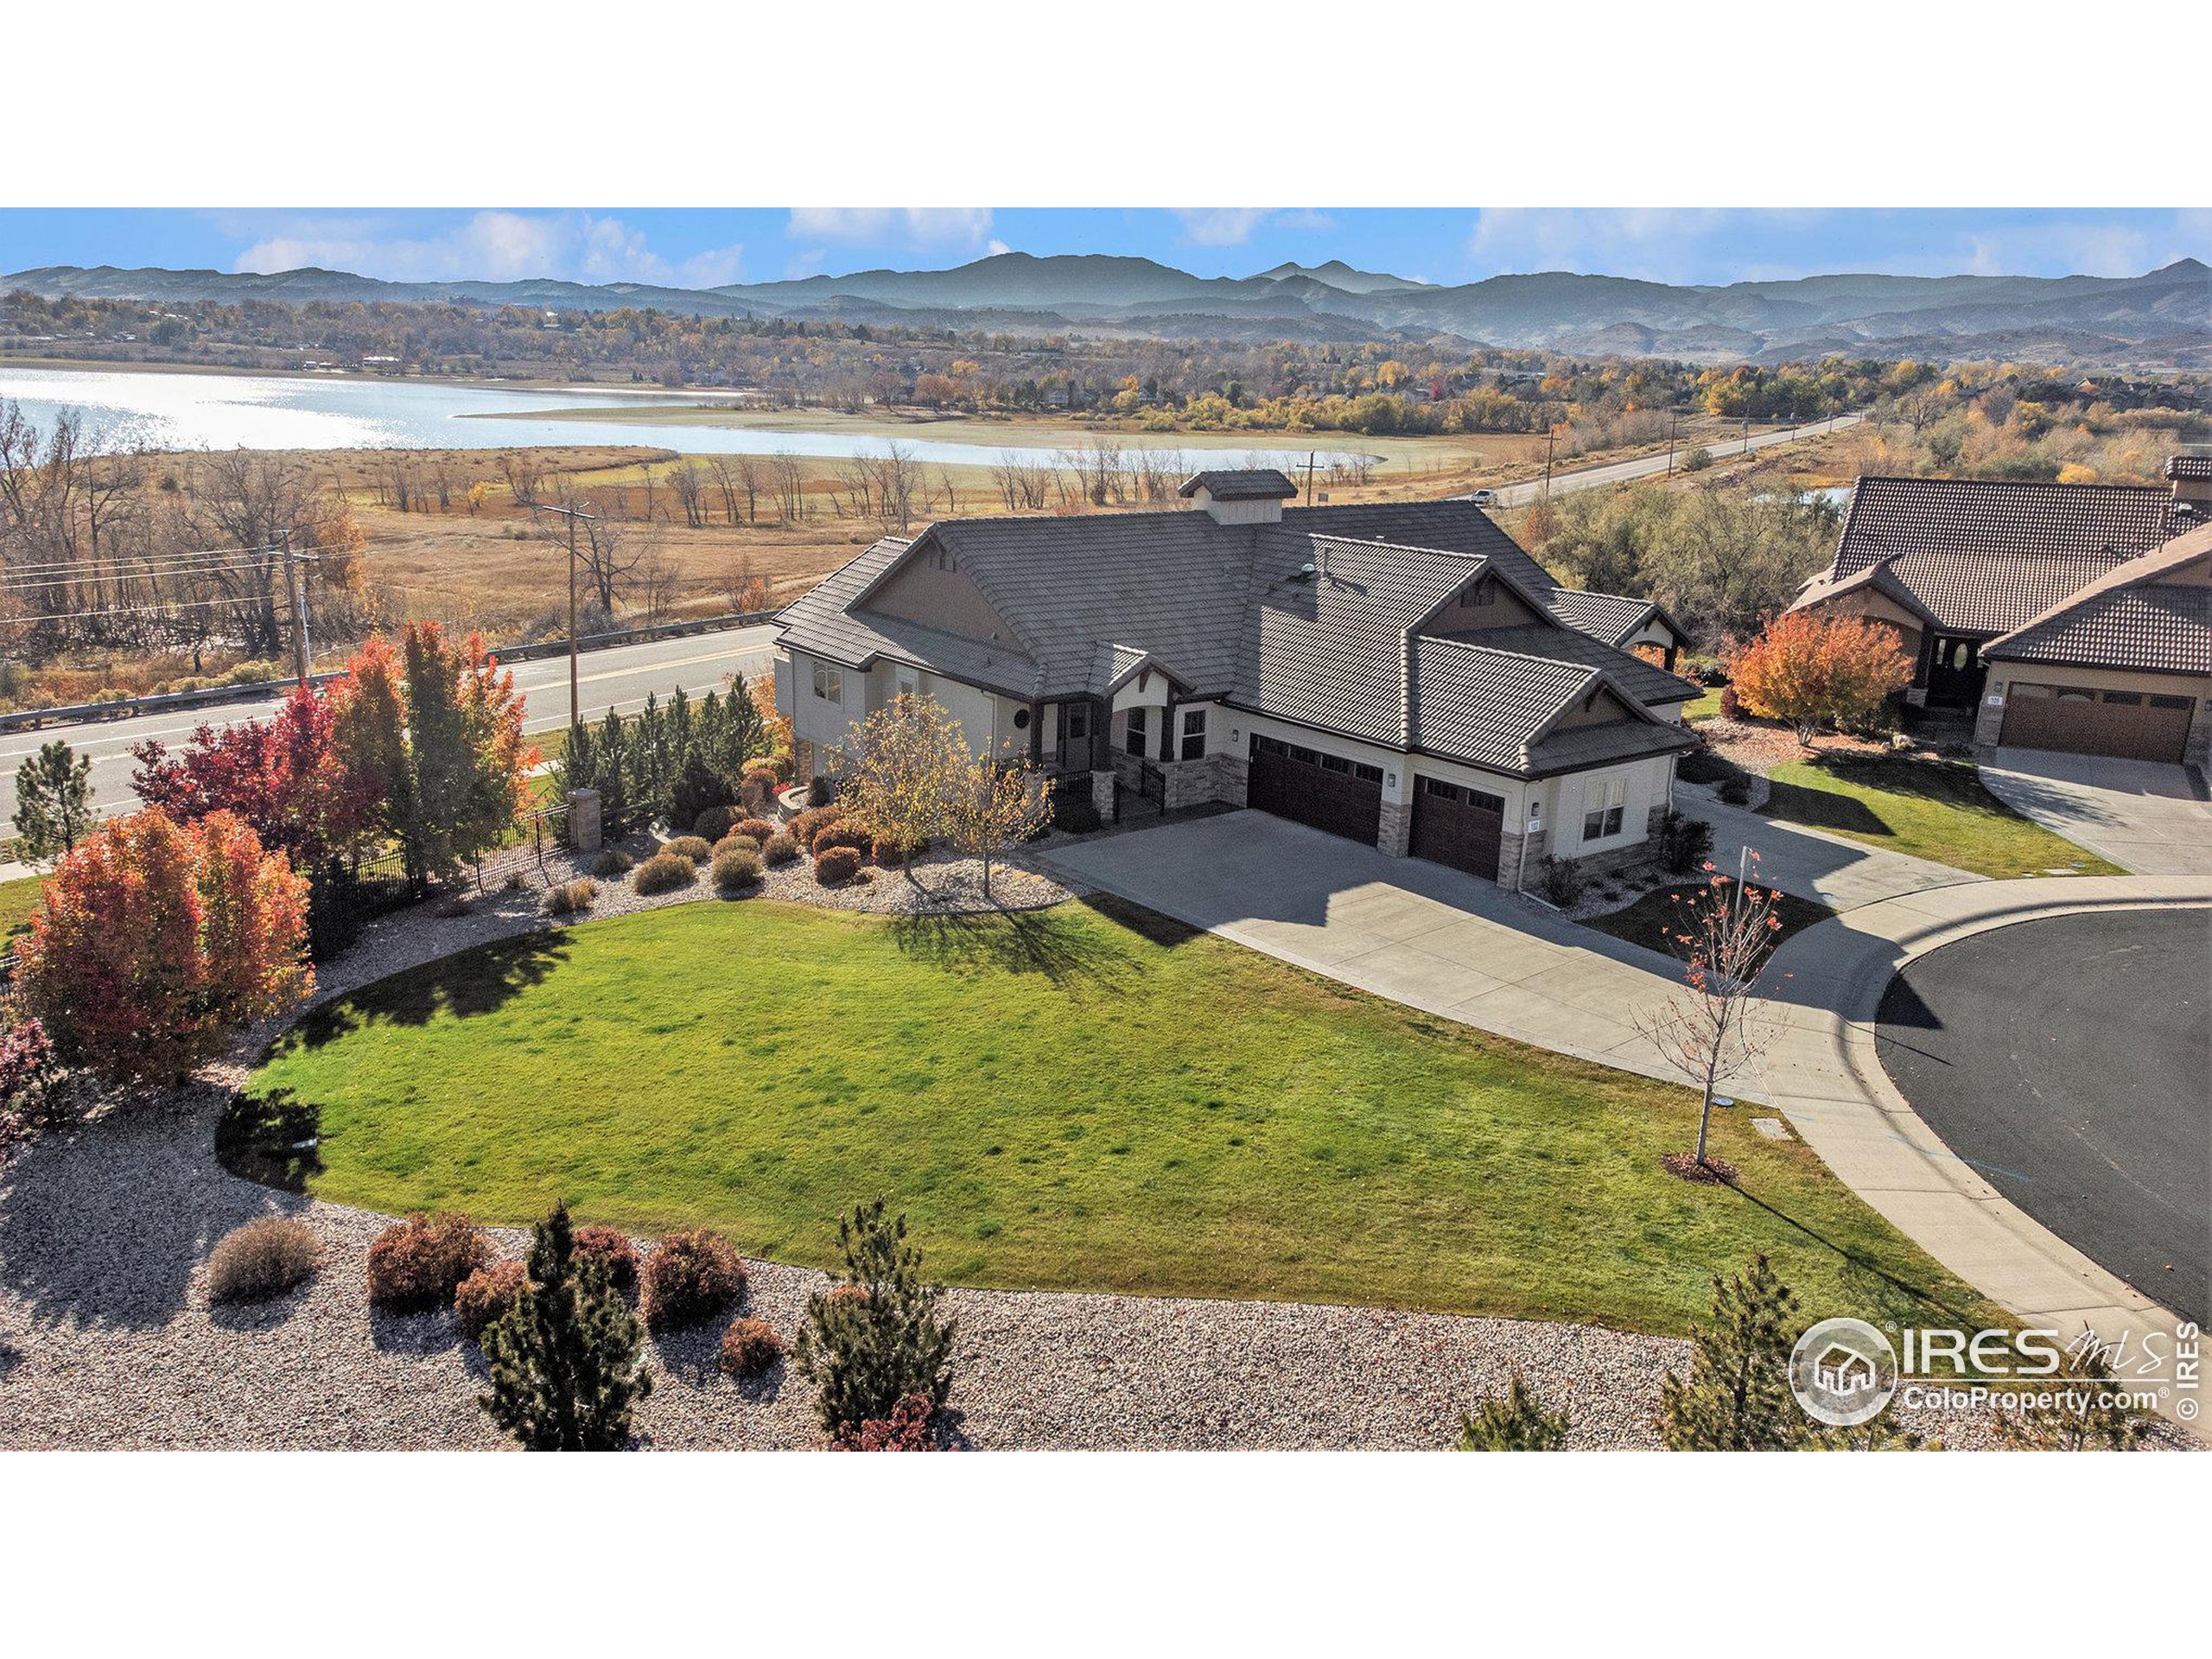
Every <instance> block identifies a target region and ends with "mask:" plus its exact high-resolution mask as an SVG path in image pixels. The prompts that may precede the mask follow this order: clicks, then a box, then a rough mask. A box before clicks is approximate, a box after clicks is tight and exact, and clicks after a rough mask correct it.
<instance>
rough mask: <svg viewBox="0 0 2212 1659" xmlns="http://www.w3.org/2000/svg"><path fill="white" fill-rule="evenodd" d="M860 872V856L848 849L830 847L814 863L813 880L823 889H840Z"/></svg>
mask: <svg viewBox="0 0 2212 1659" xmlns="http://www.w3.org/2000/svg"><path fill="white" fill-rule="evenodd" d="M860 871H861V855H859V854H858V853H856V852H855V851H854V850H853V849H851V848H849V847H832V848H829V849H827V850H826V851H824V852H823V853H821V854H819V855H817V857H816V858H815V861H814V879H815V880H817V881H819V882H820V883H821V884H822V885H823V887H842V886H844V884H845V883H846V882H848V881H849V880H852V879H853V878H854V877H855V876H856V875H858V874H860Z"/></svg>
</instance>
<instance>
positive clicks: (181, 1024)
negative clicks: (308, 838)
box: [16, 807, 315, 1084]
mask: <svg viewBox="0 0 2212 1659" xmlns="http://www.w3.org/2000/svg"><path fill="white" fill-rule="evenodd" d="M307 907H308V891H307V882H306V880H304V879H303V878H302V877H301V876H298V875H296V874H293V872H292V870H291V868H289V866H288V865H287V864H286V863H285V861H284V857H283V854H281V853H272V852H270V851H268V850H266V849H264V847H263V846H262V844H261V842H260V840H259V838H258V837H257V836H255V835H254V833H253V830H252V829H251V827H249V826H248V825H247V824H246V823H245V821H244V820H243V819H241V818H239V817H237V816H236V815H234V814H232V813H229V812H213V813H210V814H209V815H208V816H207V817H205V818H202V819H200V821H199V822H198V823H192V824H180V823H176V822H175V820H173V819H172V818H170V817H169V816H168V814H167V813H165V812H163V811H162V810H160V809H159V808H158V807H149V808H148V809H147V810H144V811H143V812H137V813H134V814H132V815H131V816H130V817H127V818H123V819H119V820H118V821H117V822H115V823H111V824H109V825H107V826H105V828H103V829H100V830H99V831H98V832H96V833H95V834H94V835H92V836H91V837H90V838H88V839H87V840H86V842H85V843H84V845H82V846H81V847H79V848H78V849H77V850H76V851H75V852H73V853H71V854H69V855H67V857H65V858H64V859H63V860H62V861H61V863H60V868H57V869H56V870H55V871H54V875H53V877H52V879H51V880H48V882H47V884H46V890H45V892H44V893H43V894H42V896H41V899H40V905H39V908H38V910H37V911H36V912H34V914H33V915H32V917H31V924H30V933H29V937H28V938H25V939H24V940H23V941H22V943H21V944H19V945H18V946H17V947H16V983H17V987H18V990H19V994H20V995H21V998H22V1004H23V1007H24V1008H25V1009H26V1010H27V1011H28V1012H29V1013H30V1014H34V1015H35V1016H36V1017H37V1018H38V1019H39V1020H41V1022H43V1024H44V1025H45V1027H46V1029H47V1030H48V1033H51V1034H52V1036H53V1037H54V1041H55V1043H56V1046H58V1047H59V1048H60V1052H61V1053H62V1056H63V1058H67V1059H68V1060H70V1061H72V1062H77V1063H81V1064H84V1065H91V1066H92V1067H94V1068H95V1069H97V1070H99V1071H103V1072H105V1073H106V1074H107V1075H109V1076H111V1077H117V1078H120V1079H124V1080H126V1081H132V1082H146V1083H160V1084H170V1083H175V1082H177V1081H178V1080H180V1079H181V1078H182V1077H184V1076H185V1075H186V1074H187V1073H188V1072H189V1071H192V1069H193V1068H194V1067H195V1066H197V1065H200V1064H201V1063H203V1062H204V1061H206V1060H207V1059H209V1058H213V1056H214V1054H215V1053H216V1052H219V1049H220V1048H221V1046H222V1044H223V1042H224V1039H225V1037H226V1033H228V1032H229V1031H230V1030H232V1028H233V1027H238V1026H240V1025H244V1024H245V1023H247V1022H248V1021H251V1020H259V1019H264V1018H266V1017H268V1016H270V1015H271V1014H281V1013H283V1011H285V1010H286V1009H288V1008H290V1007H293V1006H295V1005H296V1003H298V1002H299V1001H301V1000H302V998H303V997H305V996H306V995H307V994H308V991H309V990H310V989H312V988H313V987H314V983H315V976H314V973H313V970H312V969H309V968H308V965H307V962H306V959H305V952H306V944H307Z"/></svg>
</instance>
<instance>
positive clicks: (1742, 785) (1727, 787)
mask: <svg viewBox="0 0 2212 1659" xmlns="http://www.w3.org/2000/svg"><path fill="white" fill-rule="evenodd" d="M1713 793H1714V794H1716V795H1718V796H1719V798H1721V799H1722V800H1724V801H1726V802H1727V803H1728V804H1729V805H1731V806H1747V805H1749V804H1751V779H1748V778H1741V777H1738V778H1724V779H1721V780H1720V782H1719V785H1716V786H1715V787H1714V789H1713Z"/></svg>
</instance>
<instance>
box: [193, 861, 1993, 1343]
mask: <svg viewBox="0 0 2212 1659" xmlns="http://www.w3.org/2000/svg"><path fill="white" fill-rule="evenodd" d="M252 1087H253V1089H254V1090H255V1091H256V1092H257V1093H259V1094H262V1095H264V1096H266V1095H268V1094H270V1093H272V1092H274V1091H277V1090H291V1091H294V1099H295V1101H296V1103H304V1104H305V1105H307V1106H309V1107H312V1108H314V1109H317V1110H318V1111H319V1113H320V1129H321V1145H320V1147H319V1149H318V1153H317V1154H316V1155H317V1156H318V1157H319V1158H320V1159H321V1160H322V1165H321V1167H320V1168H319V1169H317V1170H315V1171H312V1172H309V1173H307V1175H306V1177H305V1185H306V1186H307V1187H308V1190H310V1191H312V1192H315V1194H316V1195H317V1196H319V1197H323V1198H333V1199H338V1200H342V1201H345V1202H349V1203H355V1204H361V1205H369V1206H372V1207H374V1208H377V1209H381V1210H386V1211H404V1210H406V1209H409V1208H410V1207H413V1206H418V1205H429V1206H448V1207H451V1208H454V1209H458V1210H461V1211H467V1212H468V1213H470V1214H472V1215H474V1216H475V1217H478V1218H480V1219H483V1220H487V1221H498V1222H521V1221H524V1220H527V1219H529V1218H530V1217H534V1216H537V1215H539V1214H541V1213H543V1211H544V1210H546V1209H547V1208H548V1207H549V1206H550V1205H551V1203H552V1201H553V1200H554V1198H556V1197H566V1198H568V1199H569V1201H570V1203H571V1204H572V1205H574V1206H575V1210H576V1211H577V1212H578V1214H579V1217H582V1218H587V1219H590V1220H594V1221H604V1222H611V1223H616V1224H625V1225H627V1226H630V1227H632V1228H634V1229H637V1230H642V1231H653V1230H663V1229H667V1228H673V1227H680V1226H690V1225H694V1224H713V1225H715V1226H717V1227H720V1228H722V1229H724V1230H727V1231H728V1234H729V1235H730V1236H731V1237H732V1238H734V1240H735V1241H736V1242H737V1243H739V1244H740V1245H741V1247H742V1248H744V1249H747V1251H749V1252H753V1253H754V1254H758V1255H767V1256H770V1257H772V1258H774V1259H778V1260H785V1261H793V1262H812V1263H817V1264H820V1263H827V1262H830V1261H832V1260H833V1259H834V1255H835V1249H834V1240H835V1223H836V1217H837V1215H838V1214H839V1212H840V1211H842V1210H844V1209H846V1208H849V1206H850V1205H852V1204H854V1203H855V1201H858V1200H862V1199H866V1198H870V1197H872V1196H874V1194H875V1193H877V1192H883V1193H885V1194H886V1195H887V1196H888V1198H890V1200H891V1202H892V1204H893V1205H894V1206H896V1207H897V1208H899V1209H900V1210H903V1211H906V1212H908V1213H909V1215H910V1216H911V1217H912V1223H913V1226H914V1229H915V1231H916V1233H917V1235H918V1237H919V1240H920V1242H921V1243H923V1244H924V1246H925V1248H926V1249H927V1251H928V1255H929V1261H930V1264H931V1271H932V1272H933V1273H934V1274H942V1275H944V1277H946V1278H947V1279H949V1280H950V1281H955V1282H960V1283H967V1284H978V1285H996V1286H1014V1287H1057V1288H1069V1289H1090V1290H1110V1291H1130V1292H1141V1293H1149V1294H1198V1295H1224V1296H1249V1297H1276V1298H1290V1299H1300V1300H1324V1301H1338V1302H1356V1303H1379V1304H1391V1305H1410V1306H1426V1307H1435V1308H1444V1309H1452V1310H1459V1311H1464V1312H1469V1313H1504V1314H1527V1315H1532V1316H1536V1317H1541V1318H1549V1319H1595V1320H1600V1321H1603V1322H1605V1323H1607V1324H1611V1325H1620V1326H1624V1327H1630V1328H1635V1329H1641V1330H1655V1331H1664V1332H1681V1331H1683V1330H1685V1329H1686V1328H1687V1326H1688V1323H1689V1321H1690V1320H1691V1319H1693V1318H1694V1317H1698V1316H1700V1315H1701V1314H1702V1313H1703V1312H1704V1310H1705V1308H1706V1306H1707V1300H1708V1294H1709V1292H1708V1286H1707V1275H1708V1274H1710V1273H1712V1272H1713V1271H1714V1270H1716V1269H1730V1268H1737V1267H1738V1266H1740V1265H1742V1264H1743V1263H1744V1262H1745V1261H1746V1260H1747V1259H1748V1258H1749V1257H1750V1256H1751V1254H1752V1253H1753V1252H1754V1251H1756V1250H1760V1249H1764V1250H1767V1251H1769V1252H1770V1253H1771V1254H1772V1255H1774V1256H1775V1257H1776V1258H1777V1261H1778V1262H1780V1263H1781V1265H1782V1270H1783V1274H1784V1275H1785V1276H1786V1277H1787V1278H1788V1279H1789V1281H1790V1282H1792V1283H1793V1284H1794V1285H1796V1287H1797V1288H1798V1290H1799V1291H1800V1292H1801V1294H1802V1295H1803V1298H1804V1302H1805V1306H1806V1308H1807V1310H1808V1313H1817V1314H1827V1313H1860V1314H1863V1315H1865V1316H1866V1317H1867V1318H1870V1319H1879V1318H1882V1317H1885V1316H1888V1317H1895V1318H1900V1319H1902V1318H1904V1317H1908V1316H1915V1317H1925V1316H1929V1307H1928V1303H1929V1301H1930V1300H1932V1301H1934V1302H1936V1303H1938V1304H1940V1305H1942V1306H1943V1307H1945V1308H1946V1309H1948V1310H1951V1311H1952V1312H1953V1313H1956V1314H1957V1318H1959V1319H1974V1320H1976V1321H1980V1320H1984V1319H1990V1320H1994V1319H1999V1318H2001V1316H2000V1315H1999V1314H1998V1313H1996V1311H1995V1310H1994V1309H1992V1308H1990V1307H1988V1306H1986V1304H1983V1303H1981V1302H1980V1301H1979V1300H1977V1299H1975V1298H1974V1296H1973V1295H1972V1294H1970V1293H1968V1292H1967V1290H1966V1289H1965V1287H1962V1286H1961V1284H1960V1283H1959V1282H1958V1281H1955V1280H1953V1279H1951V1278H1950V1277H1949V1276H1948V1274H1945V1273H1944V1272H1943V1271H1942V1269H1941V1268H1938V1267H1936V1264H1935V1263H1934V1262H1931V1261H1930V1260H1929V1258H1927V1257H1926V1256H1925V1255H1923V1254H1922V1253H1921V1252H1920V1251H1919V1250H1917V1249H1915V1248H1914V1247H1913V1246H1911V1245H1910V1244H1909V1243H1906V1242H1905V1241H1904V1239H1903V1238H1902V1237H1901V1236H1899V1235H1898V1234H1897V1233H1896V1232H1895V1231H1894V1230H1891V1228H1890V1227H1889V1226H1888V1225H1887V1224H1885V1223H1884V1222H1882V1221H1881V1220H1880V1219H1879V1218H1878V1217H1876V1216H1875V1215H1874V1214H1873V1213H1872V1211H1870V1210H1868V1209H1867V1208H1866V1206H1865V1205H1862V1204H1860V1203H1859V1201H1858V1200H1857V1199H1856V1198H1853V1197H1852V1196H1851V1194H1850V1193H1849V1192H1847V1191H1846V1190H1845V1189H1844V1188H1843V1187H1842V1186H1841V1185H1840V1184H1838V1183H1837V1182H1836V1181H1835V1180H1834V1179H1832V1178H1831V1177H1830V1176H1829V1175H1828V1173H1827V1170H1826V1169H1825V1167H1824V1166H1822V1165H1821V1163H1820V1162H1819V1161H1818V1160H1816V1159H1815V1157H1814V1156H1813V1155H1812V1154H1810V1153H1809V1152H1808V1150H1807V1149H1806V1148H1805V1147H1803V1146H1802V1145H1800V1144H1796V1143H1794V1142H1793V1143H1789V1144H1780V1145H1777V1144H1776V1143H1773V1142H1770V1141H1764V1140H1762V1139H1761V1138H1759V1137H1758V1136H1757V1135H1754V1134H1752V1133H1751V1130H1750V1128H1749V1127H1748V1125H1747V1124H1745V1122H1743V1120H1742V1118H1741V1117H1740V1116H1738V1115H1736V1114H1733V1113H1729V1114H1724V1115H1723V1116H1722V1118H1721V1120H1720V1122H1719V1125H1718V1128H1717V1131H1716V1135H1717V1150H1718V1151H1719V1153H1720V1154H1723V1155H1725V1156H1726V1157H1727V1158H1729V1159H1731V1160H1733V1161H1734V1162H1736V1163H1737V1164H1738V1166H1739V1167H1740V1168H1741V1169H1742V1171H1743V1173H1744V1182H1745V1187H1744V1190H1743V1191H1742V1192H1736V1191H1731V1190H1728V1189H1725V1188H1712V1187H1695V1186H1691V1185H1687V1184H1685V1183H1682V1182H1681V1181H1679V1180H1676V1179H1674V1178H1672V1177H1670V1176H1669V1175H1667V1174H1666V1173H1664V1172H1663V1171H1662V1169H1661V1168H1660V1166H1659V1160H1660V1157H1661V1155H1662V1154H1663V1153H1666V1152H1668V1151H1670V1150H1675V1149H1678V1148H1682V1147H1688V1145H1689V1144H1690V1143H1691V1138H1692V1135H1693V1134H1694V1101H1693V1098H1692V1096H1689V1095H1688V1093H1687V1091H1684V1090H1676V1089H1671V1088H1667V1087H1662V1086H1661V1085H1659V1084H1653V1083H1649V1082H1647V1081H1644V1080H1643V1079H1640V1078H1637V1077H1630V1076H1628V1075H1626V1074H1624V1073H1621V1072H1617V1071H1608V1070H1605V1069H1604V1068H1601V1067H1598V1066H1593V1065H1584V1064H1582V1063H1580V1062H1578V1061H1573V1060H1569V1059H1566V1058H1559V1057H1556V1056H1554V1055H1551V1054H1548V1053H1545V1052H1541V1051H1539V1050H1535V1049H1531V1048H1526V1047H1523V1046H1520V1045H1518V1044H1515V1043H1510V1042H1508V1041H1505V1040H1503V1039H1496V1038H1491V1037H1488V1036H1485V1035H1484V1034H1482V1033H1476V1032H1473V1031H1471V1030H1469V1029H1467V1028H1465V1027H1457V1026H1452V1025H1449V1024H1447V1023H1446V1022H1443V1021H1440V1020H1431V1019H1427V1018H1426V1017H1424V1016H1421V1015H1420V1014H1415V1013H1413V1012H1411V1011H1408V1010H1406V1009H1403V1008H1401V1007H1396V1006H1395V1005H1393V1004H1389V1003H1386V1002H1382V1001H1376V1000H1375V999H1373V998H1370V997H1368V996H1365V995H1362V994H1360V993H1357V992H1354V991H1351V990H1350V989H1347V988H1342V987H1339V986H1337V985H1335V984H1333V983H1332V982H1327V981H1325V980H1321V979H1319V978H1317V977H1314V976H1310V975H1307V974H1305V973H1302V972H1300V971H1299V970H1296V969H1291V968H1288V967H1286V966H1284V965H1282V964H1281V963H1276V962H1274V961H1273V960H1271V959H1269V958H1268V957H1262V956H1258V955H1256V954H1254V953H1252V952H1249V951H1247V950H1243V949H1242V948H1241V947H1238V946H1236V945H1232V944H1228V943H1226V942H1224V941H1223V940H1219V939H1217V938H1211V937H1210V936H1207V935H1203V934H1200V935H1192V933H1190V932H1189V931H1187V930H1185V929H1183V928H1181V927H1180V926H1179V925H1176V924H1173V923H1170V922H1167V921H1166V920H1165V919H1164V918H1160V917H1157V916H1154V915H1152V914H1151V913H1150V912H1142V911H1138V910H1135V909H1134V908H1130V907H1126V906H1116V905H1112V904H1109V903H1106V902H1103V901H1102V902H1100V903H1098V904H1096V906H1072V905H1071V906H1063V907H1061V908H1060V909H1058V910H1055V911H1051V912H1043V913H1039V914H1036V915H1032V916H1028V917H1024V918H993V919H988V920H972V919H971V920H967V921H957V922H955V921H941V920H938V921H909V922H892V921H887V920H885V919H881V918H870V917H864V916H857V915H852V914H846V913H841V912H834V911H823V910H817V909H813V908H809V907H804V906H783V905H777V904H773V903H771V902H769V901H767V900H764V899H754V900H750V901H747V902H745V903H742V904H695V905H686V906H677V907H674V908H671V909H668V910H664V911H659V912H652V913H649V914H646V915H643V916H638V917H632V918H620V919H616V920H612V921H607V922H599V923H592V924H588V925H582V926H579V927H575V928H573V929H570V930H568V931H562V932H553V933H546V934H540V935H537V936H536V937H533V938H526V939H523V940H518V941H512V942H508V943H505V944H497V945H493V946H488V947H486V948H483V949H480V950H475V951H472V952H469V953H467V954H464V955H462V956H460V957H453V958H449V959H448V961H446V962H445V963H440V964H436V965H434V966H432V967H430V968H428V969H423V970H420V971H417V972H415V973H412V974H410V975H407V976H402V977H399V978H397V979H394V980H389V981H386V982H383V983H382V984H380V985H377V986H373V987H371V988H368V989H367V990H365V991H364V992H362V993H360V994H359V995H356V996H354V997H353V998H351V999H348V1000H344V1001H340V1002H337V1003H335V1004H334V1005H332V1006H331V1007H327V1008H326V1009H323V1010H321V1011H318V1013H317V1014H315V1016H313V1017H311V1018H310V1019H309V1020H308V1021H306V1022H305V1023H304V1024H303V1025H302V1027H299V1028H298V1029H296V1031H295V1032H294V1033H291V1034H290V1035H289V1036H288V1037H287V1038H286V1039H284V1040H283V1043H281V1044H280V1046H279V1047H278V1049H277V1051H276V1052H274V1053H273V1054H272V1055H271V1057H270V1059H269V1060H268V1062H267V1063H266V1064H265V1065H264V1066H263V1068H262V1069H261V1070H260V1071H259V1072H258V1073H257V1076H256V1077H255V1079H254V1082H253V1085H252ZM298 1133H299V1131H298V1129H297V1128H288V1129H286V1130H285V1131H284V1132H283V1134H282V1135H280V1136H279V1137H277V1142H276V1144H277V1146H279V1147H283V1146H288V1145H289V1143H290V1141H292V1139H294V1138H295V1137H296V1135H298ZM233 1157H234V1160H235V1159H236V1154H235V1153H234V1154H233ZM1948 1322H1953V1323H1955V1322H1956V1319H1949V1320H1948Z"/></svg>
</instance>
